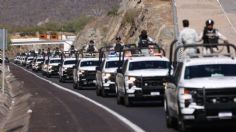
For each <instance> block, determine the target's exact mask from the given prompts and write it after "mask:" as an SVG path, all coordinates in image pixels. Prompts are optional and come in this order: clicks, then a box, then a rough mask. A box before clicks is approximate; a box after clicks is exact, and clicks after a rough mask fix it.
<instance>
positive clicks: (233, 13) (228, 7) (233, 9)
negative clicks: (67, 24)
mask: <svg viewBox="0 0 236 132" xmlns="http://www.w3.org/2000/svg"><path fill="white" fill-rule="evenodd" d="M219 3H220V4H221V6H222V8H223V10H224V11H225V15H226V17H228V19H229V22H230V23H231V26H232V28H233V29H234V32H235V34H236V1H235V0H219Z"/></svg>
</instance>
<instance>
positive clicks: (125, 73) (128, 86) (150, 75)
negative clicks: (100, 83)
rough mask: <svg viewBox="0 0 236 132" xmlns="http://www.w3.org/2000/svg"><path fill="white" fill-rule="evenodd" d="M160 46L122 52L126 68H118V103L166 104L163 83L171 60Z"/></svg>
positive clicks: (128, 104)
mask: <svg viewBox="0 0 236 132" xmlns="http://www.w3.org/2000/svg"><path fill="white" fill-rule="evenodd" d="M161 52H162V53H163V55H164V54H165V52H164V50H163V49H161V48H160V47H158V46H157V47H154V48H153V47H152V48H151V47H150V49H137V48H136V49H132V48H131V49H128V50H124V51H123V59H122V61H123V66H122V67H120V68H118V69H117V75H116V89H117V103H118V104H121V103H124V104H125V105H126V106H130V105H132V104H134V103H135V102H146V103H151V102H156V103H163V97H164V85H163V81H164V79H165V78H166V77H167V75H168V67H169V60H168V58H166V57H164V56H163V55H161V54H160V53H161Z"/></svg>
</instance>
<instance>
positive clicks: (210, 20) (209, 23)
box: [206, 19, 214, 26]
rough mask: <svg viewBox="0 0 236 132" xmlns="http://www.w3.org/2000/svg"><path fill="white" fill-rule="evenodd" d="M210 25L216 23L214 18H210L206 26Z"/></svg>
mask: <svg viewBox="0 0 236 132" xmlns="http://www.w3.org/2000/svg"><path fill="white" fill-rule="evenodd" d="M208 25H214V21H213V20H212V19H208V20H207V21H206V26H208Z"/></svg>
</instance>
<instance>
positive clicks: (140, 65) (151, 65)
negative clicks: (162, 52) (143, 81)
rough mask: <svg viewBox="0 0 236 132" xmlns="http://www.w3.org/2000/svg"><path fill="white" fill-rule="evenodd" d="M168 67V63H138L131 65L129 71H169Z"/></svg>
mask: <svg viewBox="0 0 236 132" xmlns="http://www.w3.org/2000/svg"><path fill="white" fill-rule="evenodd" d="M168 65H169V62H167V61H137V62H131V63H130V65H129V70H130V71H132V70H144V69H167V68H168Z"/></svg>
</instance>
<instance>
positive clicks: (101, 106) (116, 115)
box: [12, 63, 145, 132]
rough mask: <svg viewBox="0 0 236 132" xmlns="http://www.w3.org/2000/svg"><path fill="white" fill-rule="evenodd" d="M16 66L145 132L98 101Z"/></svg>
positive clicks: (138, 131) (139, 131)
mask: <svg viewBox="0 0 236 132" xmlns="http://www.w3.org/2000/svg"><path fill="white" fill-rule="evenodd" d="M12 64H13V63H12ZM13 65H15V64H13ZM15 66H17V67H19V68H21V69H23V70H24V71H26V72H28V73H30V74H32V75H34V76H35V77H37V78H39V79H41V80H44V81H46V82H48V83H50V84H51V85H53V86H55V87H57V88H59V89H61V90H64V91H66V92H69V93H71V94H73V95H76V96H78V97H80V98H83V99H85V100H87V101H89V102H91V103H93V104H95V105H97V106H98V107H100V108H102V109H104V110H105V111H107V112H108V113H110V114H112V115H113V116H115V117H116V118H118V119H119V120H120V121H121V122H123V123H124V124H125V125H127V126H128V127H130V128H131V129H132V130H133V131H135V132H145V131H144V130H143V129H142V128H140V127H139V126H137V125H136V124H134V123H133V122H131V121H130V120H128V119H127V118H125V117H124V116H122V115H120V114H118V113H117V112H115V111H113V110H112V109H110V108H108V107H106V106H104V105H102V104H101V103H98V102H96V101H94V100H92V99H90V98H88V97H86V96H84V95H82V94H80V93H77V92H75V91H73V90H70V89H68V88H65V87H63V86H60V85H58V84H56V83H54V82H52V81H49V80H47V79H45V78H42V77H40V76H38V75H37V74H35V73H33V72H30V71H28V70H26V69H24V68H22V67H20V66H18V65H15Z"/></svg>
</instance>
